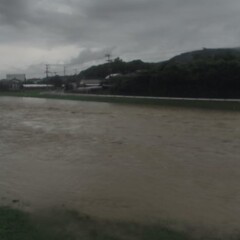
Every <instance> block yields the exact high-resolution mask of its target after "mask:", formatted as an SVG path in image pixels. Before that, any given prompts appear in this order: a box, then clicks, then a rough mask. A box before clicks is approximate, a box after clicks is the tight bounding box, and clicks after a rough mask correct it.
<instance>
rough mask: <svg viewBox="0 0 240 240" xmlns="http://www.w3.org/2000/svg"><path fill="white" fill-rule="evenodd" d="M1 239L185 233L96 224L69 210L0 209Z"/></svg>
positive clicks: (139, 239) (179, 238)
mask: <svg viewBox="0 0 240 240" xmlns="http://www.w3.org/2000/svg"><path fill="white" fill-rule="evenodd" d="M0 239H1V240H80V239H82V240H121V239H129V240H130V239H133V240H185V239H189V238H188V237H187V236H186V235H185V234H183V233H180V232H176V231H171V230H168V229H166V228H162V227H159V226H143V225H138V224H133V223H119V222H107V221H97V220H94V219H91V218H89V217H87V216H85V215H80V214H78V213H76V212H71V211H53V212H48V213H47V214H46V213H44V214H41V215H38V216H37V215H34V216H30V215H29V214H27V213H25V212H22V211H20V210H16V209H11V208H8V207H0Z"/></svg>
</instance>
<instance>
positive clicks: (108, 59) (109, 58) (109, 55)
mask: <svg viewBox="0 0 240 240" xmlns="http://www.w3.org/2000/svg"><path fill="white" fill-rule="evenodd" d="M105 57H106V58H107V62H108V63H111V62H112V59H111V57H112V56H111V54H110V53H108V54H106V55H105Z"/></svg>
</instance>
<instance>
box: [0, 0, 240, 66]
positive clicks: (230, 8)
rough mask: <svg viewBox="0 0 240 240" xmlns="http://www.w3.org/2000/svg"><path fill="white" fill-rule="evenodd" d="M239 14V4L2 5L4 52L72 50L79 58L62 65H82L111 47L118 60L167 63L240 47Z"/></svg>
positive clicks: (94, 1)
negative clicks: (190, 53)
mask: <svg viewBox="0 0 240 240" xmlns="http://www.w3.org/2000/svg"><path fill="white" fill-rule="evenodd" d="M239 11H240V3H239V1H238V0H229V1H224V0H210V1H209V0H201V1H200V0H52V1H49V0H0V30H1V37H0V46H1V44H12V45H14V44H15V45H22V46H24V47H26V46H31V47H36V48H39V49H41V48H43V49H48V48H50V49H52V48H56V47H58V48H59V47H61V46H66V45H71V46H75V47H76V51H78V50H77V49H81V50H80V53H79V52H76V54H75V56H72V57H70V58H69V56H66V58H68V59H62V60H63V61H72V62H74V61H76V62H78V61H79V63H83V62H84V61H88V62H89V61H90V60H94V59H92V58H95V57H96V58H98V53H97V52H96V50H94V49H98V52H101V54H102V53H103V52H105V51H106V49H109V48H113V47H115V48H114V53H115V54H118V55H120V57H121V56H122V57H124V58H143V60H149V61H151V60H154V61H155V60H164V59H166V58H168V57H170V56H173V55H174V54H176V53H179V52H181V51H185V50H192V49H197V48H201V47H232V46H239V45H240V44H239V43H240V42H239V39H240V28H239V26H238V25H239V22H240V21H239V20H240V15H239ZM63 57H64V56H63ZM71 59H72V60H71ZM84 59H85V60H84Z"/></svg>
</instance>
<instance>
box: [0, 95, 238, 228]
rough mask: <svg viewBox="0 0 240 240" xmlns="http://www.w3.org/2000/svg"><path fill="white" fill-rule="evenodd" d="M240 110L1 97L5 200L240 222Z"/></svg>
mask: <svg viewBox="0 0 240 240" xmlns="http://www.w3.org/2000/svg"><path fill="white" fill-rule="evenodd" d="M239 146H240V113H238V112H228V111H210V110H196V109H195V110H192V109H184V108H166V107H159V106H140V105H121V104H110V103H94V102H74V101H62V100H44V99H31V98H10V97H1V98H0V166H1V168H0V201H1V203H2V204H6V203H8V202H11V201H13V200H17V201H13V202H15V203H16V202H18V200H19V201H20V202H19V204H22V206H25V207H26V208H29V209H41V208H46V207H61V206H64V207H67V208H70V209H75V210H78V211H81V212H84V213H87V214H90V215H94V216H97V217H103V218H109V219H121V220H134V221H146V222H154V221H169V222H174V223H176V224H177V223H179V224H180V223H181V224H186V225H191V226H203V227H208V228H215V229H224V230H226V231H233V230H240V148H239Z"/></svg>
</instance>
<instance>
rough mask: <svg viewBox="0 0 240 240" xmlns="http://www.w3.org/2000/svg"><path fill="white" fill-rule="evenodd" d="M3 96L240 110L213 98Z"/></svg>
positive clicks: (237, 105) (35, 93)
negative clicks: (203, 99) (204, 99)
mask: <svg viewBox="0 0 240 240" xmlns="http://www.w3.org/2000/svg"><path fill="white" fill-rule="evenodd" d="M1 96H13V97H32V98H47V99H62V100H74V101H92V102H107V103H121V104H142V105H158V106H168V107H184V108H200V109H213V110H230V111H240V102H236V101H235V102H234V101H213V100H206V101H202V100H198V99H196V100H177V99H153V98H135V97H124V96H123V97H121V96H116V97H115V96H99V95H95V96H94V95H83V94H81V95H77V94H61V93H60V94H55V93H52V92H44V93H41V92H39V91H22V92H0V97H1Z"/></svg>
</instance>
